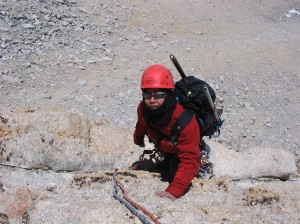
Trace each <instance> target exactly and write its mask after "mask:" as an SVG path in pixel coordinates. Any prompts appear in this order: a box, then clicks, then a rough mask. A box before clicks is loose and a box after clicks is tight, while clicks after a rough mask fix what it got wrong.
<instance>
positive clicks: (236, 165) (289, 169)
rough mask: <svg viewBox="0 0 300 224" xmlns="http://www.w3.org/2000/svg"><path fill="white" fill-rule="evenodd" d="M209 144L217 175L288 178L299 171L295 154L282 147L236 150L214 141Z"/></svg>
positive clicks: (238, 177)
mask: <svg viewBox="0 0 300 224" xmlns="http://www.w3.org/2000/svg"><path fill="white" fill-rule="evenodd" d="M208 144H209V146H210V147H211V155H210V159H211V161H212V162H213V163H214V171H215V175H216V177H221V176H227V177H230V178H232V179H248V178H264V177H266V178H275V179H281V180H287V179H289V177H290V176H291V175H293V174H296V172H297V166H296V158H295V155H294V154H293V153H291V152H289V151H287V150H283V149H281V148H270V147H253V148H248V149H245V150H241V151H235V150H230V149H228V148H226V147H225V146H223V145H221V144H220V143H217V142H214V141H209V142H208Z"/></svg>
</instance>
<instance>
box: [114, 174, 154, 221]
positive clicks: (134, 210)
mask: <svg viewBox="0 0 300 224" xmlns="http://www.w3.org/2000/svg"><path fill="white" fill-rule="evenodd" d="M113 178H114V190H113V192H112V193H113V196H114V197H115V198H116V199H118V200H119V201H120V202H121V203H122V204H124V205H125V206H126V207H127V208H128V209H129V210H130V212H131V213H132V214H133V215H135V216H137V217H138V218H139V219H140V220H141V221H142V223H144V224H151V222H150V221H149V220H148V218H147V217H146V216H145V215H143V214H142V213H140V212H139V211H138V210H140V211H142V212H143V213H144V214H146V215H147V216H149V217H150V218H151V219H152V221H153V222H154V223H156V224H160V222H159V221H158V220H157V218H155V216H154V215H153V214H152V213H151V212H149V211H148V210H147V209H145V208H144V207H142V206H141V205H139V204H138V203H136V202H135V201H133V200H131V199H130V198H129V197H128V196H127V191H126V190H125V187H124V185H123V184H122V183H121V181H119V180H117V170H116V169H115V170H114V175H113ZM117 187H120V188H121V190H122V192H123V197H121V196H120V195H118V189H117Z"/></svg>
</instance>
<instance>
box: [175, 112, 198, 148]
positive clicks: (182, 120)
mask: <svg viewBox="0 0 300 224" xmlns="http://www.w3.org/2000/svg"><path fill="white" fill-rule="evenodd" d="M193 116H194V113H193V112H192V111H190V110H186V109H185V110H184V111H183V112H182V113H181V114H180V116H179V117H178V118H177V120H176V121H175V122H174V125H173V127H172V128H171V131H170V135H171V137H170V140H169V142H170V144H171V145H173V146H175V145H177V140H178V137H179V135H180V133H181V131H182V130H183V129H184V128H185V126H187V124H188V123H189V122H190V121H191V120H192V118H193Z"/></svg>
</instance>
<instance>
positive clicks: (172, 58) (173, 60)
mask: <svg viewBox="0 0 300 224" xmlns="http://www.w3.org/2000/svg"><path fill="white" fill-rule="evenodd" d="M170 58H171V61H172V62H173V64H174V65H175V67H176V69H177V71H178V72H179V74H180V76H181V78H183V79H184V78H185V77H186V75H185V73H184V71H183V70H182V68H181V66H180V64H179V62H178V61H177V59H176V57H175V56H174V55H173V54H171V55H170Z"/></svg>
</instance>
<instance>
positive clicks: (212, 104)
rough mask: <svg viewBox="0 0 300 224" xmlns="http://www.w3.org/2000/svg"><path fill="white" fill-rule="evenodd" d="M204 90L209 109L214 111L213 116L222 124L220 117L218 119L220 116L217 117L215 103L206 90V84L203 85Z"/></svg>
mask: <svg viewBox="0 0 300 224" xmlns="http://www.w3.org/2000/svg"><path fill="white" fill-rule="evenodd" d="M204 92H205V95H206V98H207V100H208V102H209V105H210V107H211V109H212V110H213V111H214V116H215V118H216V120H217V122H218V124H219V125H221V124H222V122H221V119H220V117H219V115H218V113H217V111H216V108H215V105H214V103H213V101H212V98H211V96H210V93H209V91H208V88H207V86H205V87H204Z"/></svg>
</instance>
